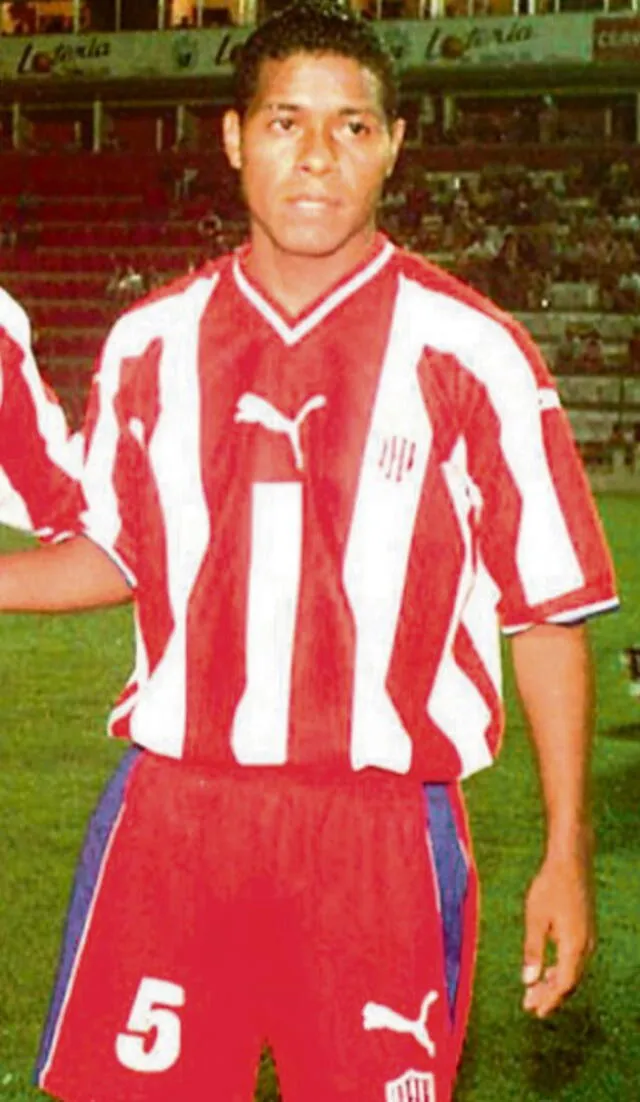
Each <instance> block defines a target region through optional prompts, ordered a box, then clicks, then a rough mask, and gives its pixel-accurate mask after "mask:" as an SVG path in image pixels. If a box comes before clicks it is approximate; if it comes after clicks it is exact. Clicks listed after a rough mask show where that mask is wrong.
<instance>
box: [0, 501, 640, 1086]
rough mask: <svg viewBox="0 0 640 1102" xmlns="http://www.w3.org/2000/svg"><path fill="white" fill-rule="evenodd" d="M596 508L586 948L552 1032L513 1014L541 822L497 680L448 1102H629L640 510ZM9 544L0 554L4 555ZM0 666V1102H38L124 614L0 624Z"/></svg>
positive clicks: (637, 810)
mask: <svg viewBox="0 0 640 1102" xmlns="http://www.w3.org/2000/svg"><path fill="white" fill-rule="evenodd" d="M600 506H601V513H602V516H603V521H604V524H605V527H606V530H607V533H608V536H609V539H610V543H611V547H612V551H613V555H614V560H615V563H616V567H617V570H618V575H619V581H620V590H621V594H622V597H623V610H622V611H621V612H620V613H618V614H617V615H614V616H607V617H603V618H602V619H600V620H598V621H596V622H595V623H594V625H593V629H592V637H593V642H594V650H595V655H596V664H597V671H598V682H599V709H598V736H597V741H596V747H595V778H596V783H595V814H596V826H597V834H598V857H597V869H596V874H597V883H598V888H599V894H598V916H599V934H600V943H599V949H598V953H597V955H596V957H595V959H594V961H593V964H592V966H591V968H590V970H589V974H588V976H587V978H586V979H585V981H584V983H583V985H582V986H581V988H580V989H579V991H578V992H577V993H576V994H575V995H574V997H573V998H572V999H571V1000H570V1002H569V1003H568V1004H567V1005H566V1007H565V1008H564V1009H563V1010H562V1011H560V1012H559V1013H558V1014H557V1015H556V1016H555V1017H554V1018H552V1019H551V1020H549V1021H548V1022H544V1023H541V1022H536V1021H532V1020H530V1019H529V1018H527V1017H525V1016H524V1015H523V1014H522V1012H521V1011H520V1009H519V1004H520V998H521V990H520V983H519V970H520V946H521V936H522V923H521V907H522V897H523V892H524V889H525V886H526V883H527V881H528V880H529V878H530V877H531V876H532V875H533V873H534V871H535V868H536V862H537V860H538V856H539V852H540V840H541V819H540V804H539V799H538V794H537V780H536V777H535V772H534V769H533V765H532V758H531V753H530V750H529V747H528V743H527V739H526V735H525V732H524V727H523V724H522V720H521V717H520V714H519V710H518V708H517V705H516V704H515V702H514V694H513V687H512V681H511V677H510V673H509V671H508V672H507V716H508V732H507V736H506V738H505V744H504V749H503V753H502V755H501V758H500V761H499V764H498V765H497V766H496V767H495V768H494V769H492V770H488V771H486V772H485V773H483V774H480V775H479V776H477V777H475V778H473V779H472V780H471V781H470V782H469V783H468V785H467V793H468V799H469V808H470V814H471V819H472V824H473V828H474V836H475V845H476V854H477V858H478V863H479V866H480V870H481V875H482V883H483V896H482V898H483V905H482V942H481V948H480V953H479V958H478V970H477V985H476V995H475V1001H474V1006H473V1012H472V1018H471V1024H470V1029H469V1035H468V1041H467V1045H466V1050H465V1058H464V1062H463V1066H462V1070H461V1075H460V1080H459V1084H458V1089H457V1092H456V1100H457V1102H549V1100H554V1102H555V1100H558V1102H634V1100H636V1099H640V891H639V888H638V885H639V884H640V874H639V871H638V869H639V867H640V861H639V860H638V853H639V851H640V702H636V701H634V700H632V699H631V698H630V697H629V695H628V692H627V684H626V681H625V679H624V676H623V674H622V671H621V668H620V665H619V659H618V655H619V652H620V650H621V649H622V647H624V646H625V645H626V644H628V643H629V642H632V641H638V642H640V569H639V564H638V554H637V547H638V533H639V532H640V498H632V497H616V496H610V497H603V498H602V499H601V502H600ZM13 542H15V538H14V537H12V536H10V535H9V534H7V535H6V536H5V537H4V538H3V546H7V545H9V543H13ZM0 649H1V652H2V681H1V682H0V684H1V686H2V688H1V690H0V701H1V705H2V755H1V759H2V765H1V768H0V1102H29V1100H31V1102H34V1100H35V1099H36V1098H41V1097H42V1095H40V1094H39V1093H38V1092H36V1091H34V1090H33V1089H32V1088H31V1087H30V1086H29V1079H30V1072H31V1065H32V1061H33V1057H34V1053H35V1050H36V1047H37V1043H38V1036H39V1030H40V1025H41V1022H42V1018H43V1015H44V1013H45V1011H46V1007H47V1003H48V998H49V989H50V984H51V977H52V973H53V969H54V967H55V960H56V954H57V947H58V939H59V936H60V931H61V927H62V923H63V919H64V911H65V906H66V900H67V894H68V891H69V887H70V883H71V878H72V875H73V869H74V864H75V858H76V855H77V852H78V848H79V845H80V841H81V838H82V834H83V831H84V826H85V822H86V819H87V816H88V814H89V812H90V810H91V808H92V807H93V805H94V803H95V800H96V798H97V795H98V793H99V791H100V789H101V786H102V784H103V781H104V779H105V778H106V776H107V775H108V774H109V772H110V771H111V769H112V767H113V765H114V763H115V761H116V760H117V758H118V757H119V754H120V752H121V751H120V748H119V747H118V746H117V745H115V744H113V743H110V742H109V741H108V740H107V739H105V738H104V736H103V730H104V717H105V714H106V712H107V710H108V706H109V702H110V701H111V700H112V699H113V697H114V695H115V694H116V692H117V691H118V689H119V688H120V686H121V684H122V682H123V679H124V678H125V676H126V675H127V673H128V671H129V666H130V657H131V649H130V631H129V613H128V611H127V610H122V609H117V610H110V611H108V612H102V613H91V614H85V615H74V616H68V617H40V616H38V617H21V616H6V617H4V618H0ZM273 1082H274V1080H273V1072H272V1069H271V1067H270V1065H269V1063H268V1062H266V1063H265V1065H264V1066H263V1069H262V1073H261V1076H260V1084H259V1089H258V1098H259V1099H260V1102H270V1100H271V1099H273V1098H275V1088H274V1086H273ZM176 1102H181V1100H176ZM218 1102H226V1100H225V1099H220V1100H218ZM327 1102H331V1100H330V1099H329V1100H327ZM363 1102H375V1100H373V1099H371V1100H369V1099H367V1100H363Z"/></svg>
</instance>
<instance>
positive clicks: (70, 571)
mask: <svg viewBox="0 0 640 1102" xmlns="http://www.w3.org/2000/svg"><path fill="white" fill-rule="evenodd" d="M130 598H131V588H130V586H129V584H128V583H127V580H126V578H125V576H124V574H123V573H122V571H121V570H120V569H119V567H118V566H116V564H115V562H114V561H113V559H111V558H110V557H109V556H108V555H107V554H106V552H105V551H103V550H102V548H100V547H99V546H98V545H97V544H96V543H94V542H93V541H92V540H90V539H87V538H86V537H85V536H76V537H74V538H72V539H69V540H65V541H64V542H62V543H56V544H52V545H50V546H47V547H36V548H34V549H32V550H27V551H17V552H13V553H11V554H6V555H1V556H0V611H3V612H63V611H73V610H78V609H85V608H98V607H101V606H104V605H115V604H121V603H123V602H125V601H127V600H129V599H130Z"/></svg>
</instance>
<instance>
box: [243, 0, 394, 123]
mask: <svg viewBox="0 0 640 1102" xmlns="http://www.w3.org/2000/svg"><path fill="white" fill-rule="evenodd" d="M299 53H300V54H336V55H337V56H339V57H351V58H353V59H354V60H355V61H357V62H359V64H360V65H362V66H363V67H364V68H365V69H369V70H370V71H371V72H372V73H373V74H374V75H375V76H376V77H377V78H378V80H379V82H380V88H381V92H382V107H383V110H384V113H385V116H386V118H387V119H388V120H391V119H394V118H395V117H396V115H397V111H398V83H397V77H396V73H395V67H394V60H393V56H392V54H391V52H390V51H389V50H388V49H387V47H386V46H385V44H384V42H383V41H382V39H381V38H380V36H379V35H378V33H377V32H376V30H375V29H374V27H373V26H372V24H371V22H370V21H369V20H367V19H364V18H363V17H362V16H360V15H358V14H357V12H355V11H353V10H352V9H351V8H350V7H349V6H348V4H347V3H342V2H340V0H296V2H295V3H292V4H288V5H287V7H285V8H282V9H280V11H277V12H275V13H274V14H273V15H270V16H269V17H268V19H266V20H265V21H264V23H261V24H260V25H259V26H258V27H256V29H255V30H254V31H253V32H252V33H251V34H250V35H249V37H248V38H247V39H246V40H245V42H244V43H243V44H242V46H241V47H240V49H239V50H237V51H236V52H235V54H234V70H235V71H234V96H235V106H236V109H237V111H238V113H239V114H240V115H241V116H243V115H244V114H245V113H246V111H247V109H248V107H249V105H250V103H251V101H252V100H253V98H254V96H255V95H256V92H257V90H258V82H259V79H260V68H261V66H262V63H263V62H264V61H268V60H272V61H284V59H285V58H288V57H291V56H293V54H299Z"/></svg>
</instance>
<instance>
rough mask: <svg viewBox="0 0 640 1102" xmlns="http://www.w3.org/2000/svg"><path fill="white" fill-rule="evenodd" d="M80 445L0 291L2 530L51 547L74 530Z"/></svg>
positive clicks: (17, 310) (20, 315) (23, 321)
mask: <svg viewBox="0 0 640 1102" xmlns="http://www.w3.org/2000/svg"><path fill="white" fill-rule="evenodd" d="M80 467H81V455H80V446H79V441H78V440H77V439H76V438H74V437H71V436H70V433H69V430H68V427H67V424H66V420H65V416H64V413H63V410H62V408H61V406H60V403H59V402H58V401H57V399H56V398H55V395H54V394H53V393H52V392H51V391H50V390H49V388H48V387H47V386H46V385H45V384H44V382H43V380H42V379H41V377H40V375H39V373H38V369H37V366H36V362H35V358H34V355H33V350H32V343H31V329H30V325H29V321H28V318H27V315H26V314H25V312H24V310H23V309H22V307H21V306H19V305H18V303H17V302H15V300H14V299H12V298H11V296H10V295H8V294H7V293H6V292H5V291H3V290H0V523H1V524H6V525H10V526H11V527H14V528H20V529H23V530H25V531H28V532H32V533H33V534H34V535H36V536H38V537H39V538H40V539H41V540H43V541H46V542H54V541H56V540H60V539H64V538H65V537H67V536H69V535H72V534H73V533H74V532H75V531H77V528H78V515H79V512H80V510H81V507H82V496H81V491H80V486H79V476H80Z"/></svg>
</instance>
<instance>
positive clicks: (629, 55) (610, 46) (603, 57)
mask: <svg viewBox="0 0 640 1102" xmlns="http://www.w3.org/2000/svg"><path fill="white" fill-rule="evenodd" d="M593 60H594V61H640V17H638V16H613V17H609V18H608V19H595V20H594V23H593Z"/></svg>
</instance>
